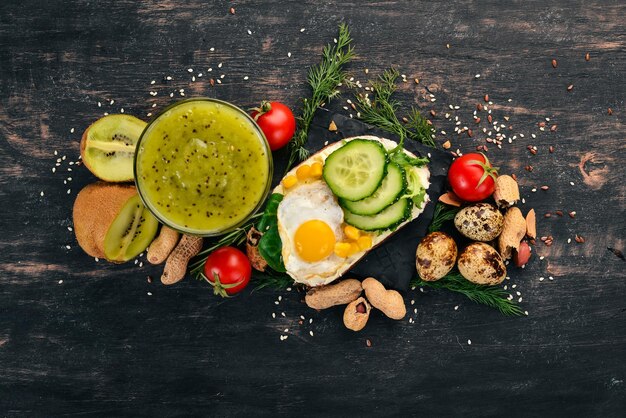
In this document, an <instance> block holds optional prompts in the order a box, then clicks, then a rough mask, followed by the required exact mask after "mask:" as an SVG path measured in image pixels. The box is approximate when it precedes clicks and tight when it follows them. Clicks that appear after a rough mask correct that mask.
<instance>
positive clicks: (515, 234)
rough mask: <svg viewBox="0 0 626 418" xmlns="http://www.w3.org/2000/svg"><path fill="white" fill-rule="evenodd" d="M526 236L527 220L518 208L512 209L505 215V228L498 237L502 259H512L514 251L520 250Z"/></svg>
mask: <svg viewBox="0 0 626 418" xmlns="http://www.w3.org/2000/svg"><path fill="white" fill-rule="evenodd" d="M524 235H526V219H524V216H522V211H520V210H519V209H518V208H515V207H513V208H510V209H509V210H507V211H506V213H505V214H504V227H503V228H502V233H501V234H500V236H499V237H498V252H499V253H500V255H501V256H502V258H504V259H505V260H506V259H509V258H511V253H512V251H513V249H515V250H516V251H517V250H518V249H519V244H520V242H521V241H522V238H524Z"/></svg>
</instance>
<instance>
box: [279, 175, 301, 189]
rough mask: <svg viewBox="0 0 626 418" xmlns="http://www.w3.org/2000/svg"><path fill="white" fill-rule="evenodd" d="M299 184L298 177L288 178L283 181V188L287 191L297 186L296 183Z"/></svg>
mask: <svg viewBox="0 0 626 418" xmlns="http://www.w3.org/2000/svg"><path fill="white" fill-rule="evenodd" d="M297 182H298V179H297V178H296V176H287V177H285V178H284V179H283V182H282V183H283V187H285V189H289V188H291V187H293V186H295V185H296V183H297Z"/></svg>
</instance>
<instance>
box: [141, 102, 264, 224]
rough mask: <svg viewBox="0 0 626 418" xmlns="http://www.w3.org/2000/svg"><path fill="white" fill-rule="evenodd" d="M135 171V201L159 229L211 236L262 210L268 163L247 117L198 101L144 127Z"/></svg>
mask: <svg viewBox="0 0 626 418" xmlns="http://www.w3.org/2000/svg"><path fill="white" fill-rule="evenodd" d="M134 169H135V183H136V185H137V190H138V192H139V195H140V196H141V199H142V200H143V202H144V204H145V205H146V207H147V208H148V209H150V211H151V212H152V213H153V214H154V215H155V216H156V217H157V219H159V221H161V223H163V224H165V225H167V226H169V227H170V228H173V229H175V230H177V231H179V232H182V233H185V234H191V235H199V236H215V235H220V234H223V233H226V232H229V231H232V230H233V229H235V228H237V227H239V226H241V225H242V224H244V223H245V222H246V220H248V219H249V218H250V217H251V216H252V215H253V214H254V213H255V212H256V211H257V210H258V209H259V208H260V207H261V205H262V204H263V201H264V200H265V198H266V197H267V194H268V192H269V188H270V184H271V179H272V170H273V164H272V154H271V151H270V147H269V145H268V143H267V140H266V139H265V136H264V135H263V132H262V131H261V129H260V128H259V126H258V125H257V124H256V123H255V122H254V120H253V119H252V118H251V117H250V116H249V115H248V114H247V113H246V112H244V111H243V110H241V109H239V108H238V107H236V106H234V105H232V104H230V103H228V102H224V101H221V100H217V99H211V98H204V97H202V98H193V99H187V100H182V101H180V102H177V103H175V104H173V105H171V106H169V107H167V108H166V109H165V110H163V111H162V112H161V113H160V114H159V115H157V116H156V117H155V118H154V120H152V122H150V123H149V124H148V126H147V127H146V129H145V130H144V131H143V133H142V134H141V138H140V139H139V142H138V143H137V151H136V152H135V167H134Z"/></svg>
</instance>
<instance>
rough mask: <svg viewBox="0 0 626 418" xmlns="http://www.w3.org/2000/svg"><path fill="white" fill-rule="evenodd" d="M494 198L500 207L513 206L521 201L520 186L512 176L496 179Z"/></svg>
mask: <svg viewBox="0 0 626 418" xmlns="http://www.w3.org/2000/svg"><path fill="white" fill-rule="evenodd" d="M493 198H494V200H495V201H496V203H497V205H498V206H499V207H504V208H506V207H509V206H513V204H515V202H517V201H518V200H519V186H518V185H517V182H516V181H515V180H514V179H513V177H511V176H507V175H506V174H505V175H502V176H498V178H497V179H496V190H495V191H494V192H493Z"/></svg>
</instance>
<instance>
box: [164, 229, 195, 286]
mask: <svg viewBox="0 0 626 418" xmlns="http://www.w3.org/2000/svg"><path fill="white" fill-rule="evenodd" d="M201 249H202V238H201V237H195V236H193V235H183V237H182V238H181V239H180V241H179V242H178V245H177V246H176V248H174V251H172V252H171V253H170V255H169V257H167V261H166V262H165V269H163V275H162V276H161V282H162V283H163V284H167V285H169V284H174V283H177V282H179V281H181V280H182V279H183V278H184V277H185V273H186V272H187V264H188V263H189V260H191V259H192V258H193V257H195V256H196V254H198V253H199V252H200V250H201Z"/></svg>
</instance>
